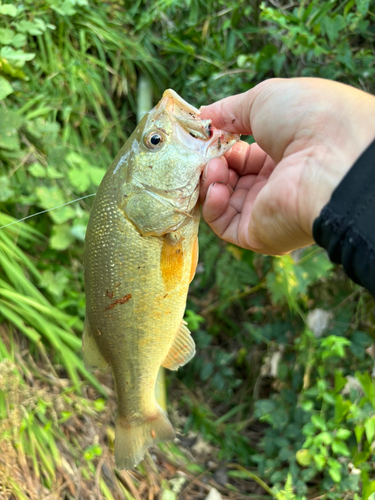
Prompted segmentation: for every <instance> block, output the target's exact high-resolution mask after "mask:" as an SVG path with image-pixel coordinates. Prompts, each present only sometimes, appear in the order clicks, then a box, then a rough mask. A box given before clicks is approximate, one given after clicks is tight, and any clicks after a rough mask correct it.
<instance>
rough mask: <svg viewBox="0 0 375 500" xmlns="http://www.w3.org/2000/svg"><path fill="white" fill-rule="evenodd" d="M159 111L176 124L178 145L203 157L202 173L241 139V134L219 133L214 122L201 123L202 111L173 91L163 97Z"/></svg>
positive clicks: (158, 107) (220, 131)
mask: <svg viewBox="0 0 375 500" xmlns="http://www.w3.org/2000/svg"><path fill="white" fill-rule="evenodd" d="M156 110H157V111H159V112H167V114H168V115H169V116H170V118H171V120H172V122H173V123H174V124H175V127H174V133H175V136H176V138H178V140H179V142H180V143H181V144H182V145H184V146H185V147H186V148H187V149H189V150H190V151H196V152H198V153H199V154H200V155H201V156H202V157H203V159H202V162H203V163H202V170H203V168H204V166H205V164H206V163H207V162H208V161H209V160H211V159H212V158H216V157H219V156H222V155H224V154H225V153H226V152H227V151H228V150H229V149H230V148H231V147H232V146H233V144H234V143H235V142H237V141H238V140H239V139H240V136H239V135H238V134H230V133H229V132H224V131H222V130H219V129H217V128H216V127H214V126H213V125H212V123H211V120H202V119H201V118H200V114H201V113H200V111H199V109H197V108H195V107H194V106H192V105H191V104H189V103H188V102H186V101H185V100H184V99H183V98H182V97H180V96H179V95H178V94H177V92H175V91H174V90H173V89H167V90H166V91H165V92H164V93H163V97H162V99H161V101H160V102H159V104H158V105H157V106H156ZM187 134H188V135H187Z"/></svg>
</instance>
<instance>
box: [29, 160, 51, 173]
mask: <svg viewBox="0 0 375 500" xmlns="http://www.w3.org/2000/svg"><path fill="white" fill-rule="evenodd" d="M27 171H28V172H30V174H31V175H32V176H33V177H47V170H46V169H45V168H44V167H43V165H41V164H40V163H38V162H36V163H33V164H32V165H30V167H28V169H27Z"/></svg>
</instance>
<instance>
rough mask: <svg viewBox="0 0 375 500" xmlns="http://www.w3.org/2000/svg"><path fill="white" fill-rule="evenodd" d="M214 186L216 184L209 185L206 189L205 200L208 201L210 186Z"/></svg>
mask: <svg viewBox="0 0 375 500" xmlns="http://www.w3.org/2000/svg"><path fill="white" fill-rule="evenodd" d="M215 184H216V182H214V183H212V184H210V185H209V187H208V189H207V194H206V200H208V197H209V195H210V191H211V188H212V186H214V185H215Z"/></svg>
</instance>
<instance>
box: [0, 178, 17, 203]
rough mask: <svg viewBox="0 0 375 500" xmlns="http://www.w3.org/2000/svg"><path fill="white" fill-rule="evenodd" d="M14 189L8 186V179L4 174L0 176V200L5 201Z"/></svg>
mask: <svg viewBox="0 0 375 500" xmlns="http://www.w3.org/2000/svg"><path fill="white" fill-rule="evenodd" d="M13 194H14V191H13V189H12V188H11V187H10V181H9V179H8V177H7V176H6V175H2V176H1V177H0V201H7V200H8V199H9V198H10V197H11V196H13Z"/></svg>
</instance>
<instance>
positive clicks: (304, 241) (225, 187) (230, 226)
mask: <svg viewBox="0 0 375 500" xmlns="http://www.w3.org/2000/svg"><path fill="white" fill-rule="evenodd" d="M201 117H202V118H206V119H207V118H211V119H212V123H213V125H215V126H216V127H218V128H221V129H222V130H226V131H228V132H234V133H239V134H252V135H253V136H254V138H255V140H256V141H257V143H256V144H252V145H248V144H247V143H245V142H239V143H237V144H235V145H234V146H233V147H232V149H231V150H230V151H229V152H228V153H227V154H226V155H225V157H223V158H221V159H214V160H211V162H210V163H209V164H208V165H207V167H206V169H205V171H204V172H203V175H202V183H201V201H202V202H203V209H202V212H203V217H204V218H205V220H206V221H207V222H208V224H209V225H210V226H211V228H212V229H213V230H214V231H215V233H217V234H218V235H219V236H220V237H221V238H223V239H224V240H226V241H229V242H231V243H234V244H236V245H239V246H241V247H244V248H248V249H251V250H254V251H256V252H259V253H264V254H270V255H282V254H285V253H288V252H290V251H291V250H293V249H296V248H300V247H303V246H307V245H309V244H311V243H313V238H312V226H313V222H314V220H315V219H316V217H318V215H319V214H320V212H321V210H322V208H323V207H324V205H326V204H327V203H328V201H329V199H330V197H331V195H332V193H333V191H334V189H335V188H336V187H337V185H338V184H339V183H340V181H341V180H342V179H343V177H344V176H345V174H346V173H347V172H348V170H349V169H350V167H351V166H352V165H353V164H354V162H355V161H356V159H357V158H358V157H359V156H360V155H361V153H362V152H363V151H364V150H365V149H366V148H367V146H369V144H370V143H371V142H372V140H373V139H374V138H375V97H373V96H371V95H370V94H366V93H365V92H362V91H360V90H358V89H355V88H353V87H349V86H347V85H344V84H341V83H337V82H332V81H329V80H322V79H318V78H295V79H290V80H284V79H272V80H267V81H265V82H262V83H261V84H259V85H257V86H256V87H254V88H253V89H251V90H249V91H248V92H245V93H244V94H239V95H235V96H231V97H227V98H225V99H223V100H221V101H218V102H216V103H214V104H211V105H210V106H206V107H203V108H201Z"/></svg>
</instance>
